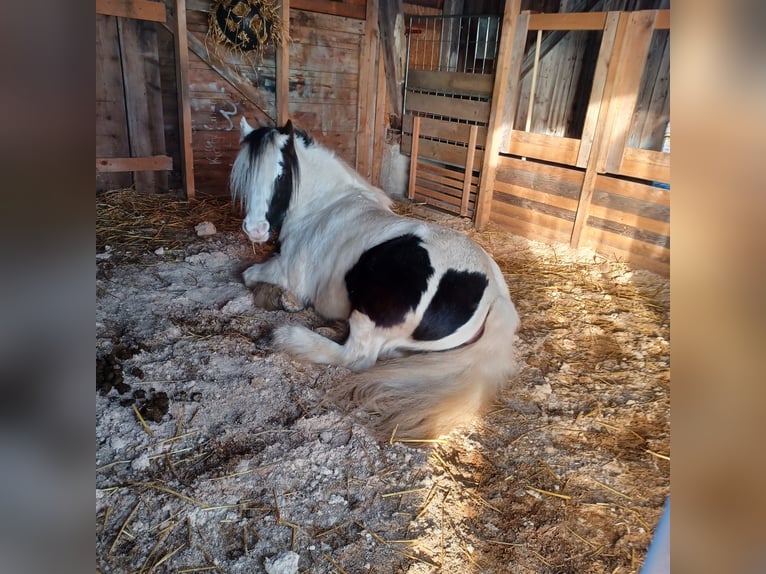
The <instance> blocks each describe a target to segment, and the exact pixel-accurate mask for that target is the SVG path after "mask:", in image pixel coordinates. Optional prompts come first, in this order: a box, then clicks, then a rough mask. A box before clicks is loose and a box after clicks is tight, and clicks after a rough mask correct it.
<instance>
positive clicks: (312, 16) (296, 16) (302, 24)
mask: <svg viewBox="0 0 766 574" xmlns="http://www.w3.org/2000/svg"><path fill="white" fill-rule="evenodd" d="M295 4H296V2H295V0H293V2H292V4H291V8H292V10H290V29H291V30H297V29H300V28H313V29H317V30H325V31H327V32H332V33H335V32H339V33H342V34H356V35H357V36H363V35H364V27H365V25H366V22H365V16H364V15H363V16H362V17H361V18H358V19H357V18H348V17H344V16H343V15H340V14H329V13H325V14H321V13H319V12H307V11H304V10H299V9H297V8H298V7H297V6H296V5H295ZM362 9H364V7H363V6H362ZM364 14H366V12H364Z"/></svg>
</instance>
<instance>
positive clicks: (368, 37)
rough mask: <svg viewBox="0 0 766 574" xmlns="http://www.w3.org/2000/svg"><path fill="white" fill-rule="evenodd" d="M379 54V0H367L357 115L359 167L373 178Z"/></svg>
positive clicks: (363, 172)
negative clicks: (373, 142) (376, 83)
mask: <svg viewBox="0 0 766 574" xmlns="http://www.w3.org/2000/svg"><path fill="white" fill-rule="evenodd" d="M377 54H378V0H367V19H366V20H365V26H364V36H363V37H362V40H361V45H360V50H359V79H358V81H359V84H358V85H359V88H358V92H357V94H358V95H357V115H356V154H355V159H356V170H357V172H359V174H360V175H361V176H362V177H364V178H366V179H367V180H368V181H370V180H371V179H372V151H373V145H372V140H373V133H374V131H375V128H374V123H375V113H374V106H375V104H374V102H375V78H376V77H377V68H376V66H377V65H378V62H377V58H376V56H377Z"/></svg>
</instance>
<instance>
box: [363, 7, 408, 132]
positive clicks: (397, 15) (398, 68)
mask: <svg viewBox="0 0 766 574" xmlns="http://www.w3.org/2000/svg"><path fill="white" fill-rule="evenodd" d="M367 4H368V7H369V2H368V3H367ZM368 17H369V16H368ZM378 26H379V29H380V42H381V45H382V47H383V62H384V64H385V68H386V88H387V89H388V99H389V101H390V103H391V112H392V113H393V115H395V116H396V117H397V118H401V117H402V99H403V98H402V86H403V84H404V62H403V59H404V46H405V44H404V3H403V2H402V0H384V1H383V2H380V3H379V9H378Z"/></svg>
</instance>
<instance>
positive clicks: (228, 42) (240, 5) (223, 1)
mask: <svg viewBox="0 0 766 574" xmlns="http://www.w3.org/2000/svg"><path fill="white" fill-rule="evenodd" d="M208 36H210V37H212V38H213V41H214V42H215V43H216V44H218V45H219V46H224V47H226V48H228V49H230V50H231V51H233V52H235V53H238V54H242V55H244V54H247V53H254V54H255V55H256V56H257V57H258V59H259V60H263V54H264V52H265V51H266V49H267V48H268V47H269V46H275V47H276V46H280V45H282V41H283V40H284V38H283V37H282V19H281V18H280V17H279V11H278V9H277V4H276V0H216V1H215V2H213V6H212V7H211V8H210V28H209V31H208Z"/></svg>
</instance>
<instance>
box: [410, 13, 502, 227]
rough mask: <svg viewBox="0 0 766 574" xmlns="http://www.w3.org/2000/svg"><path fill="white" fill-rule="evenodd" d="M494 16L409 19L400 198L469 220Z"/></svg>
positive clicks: (483, 132) (487, 102) (485, 115)
mask: <svg viewBox="0 0 766 574" xmlns="http://www.w3.org/2000/svg"><path fill="white" fill-rule="evenodd" d="M498 23H499V18H498V17H496V16H463V17H454V16H446V17H411V18H410V19H409V23H408V28H407V35H408V50H407V75H406V80H405V99H404V109H405V114H404V118H403V121H402V151H403V152H404V153H406V154H410V155H411V157H412V160H411V164H410V165H411V167H410V177H409V185H408V190H407V195H408V197H409V198H410V199H413V200H415V201H420V202H424V203H427V204H430V205H434V206H436V207H439V208H441V209H444V210H446V211H449V212H451V213H454V214H456V215H460V216H463V217H465V216H470V217H473V215H474V212H475V206H476V197H477V191H478V184H479V167H480V166H481V163H482V161H483V157H484V142H485V141H486V139H487V122H488V121H489V113H490V106H491V96H492V86H493V81H494V73H493V72H494V61H495V57H496V53H497V40H498V31H499V29H498Z"/></svg>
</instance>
